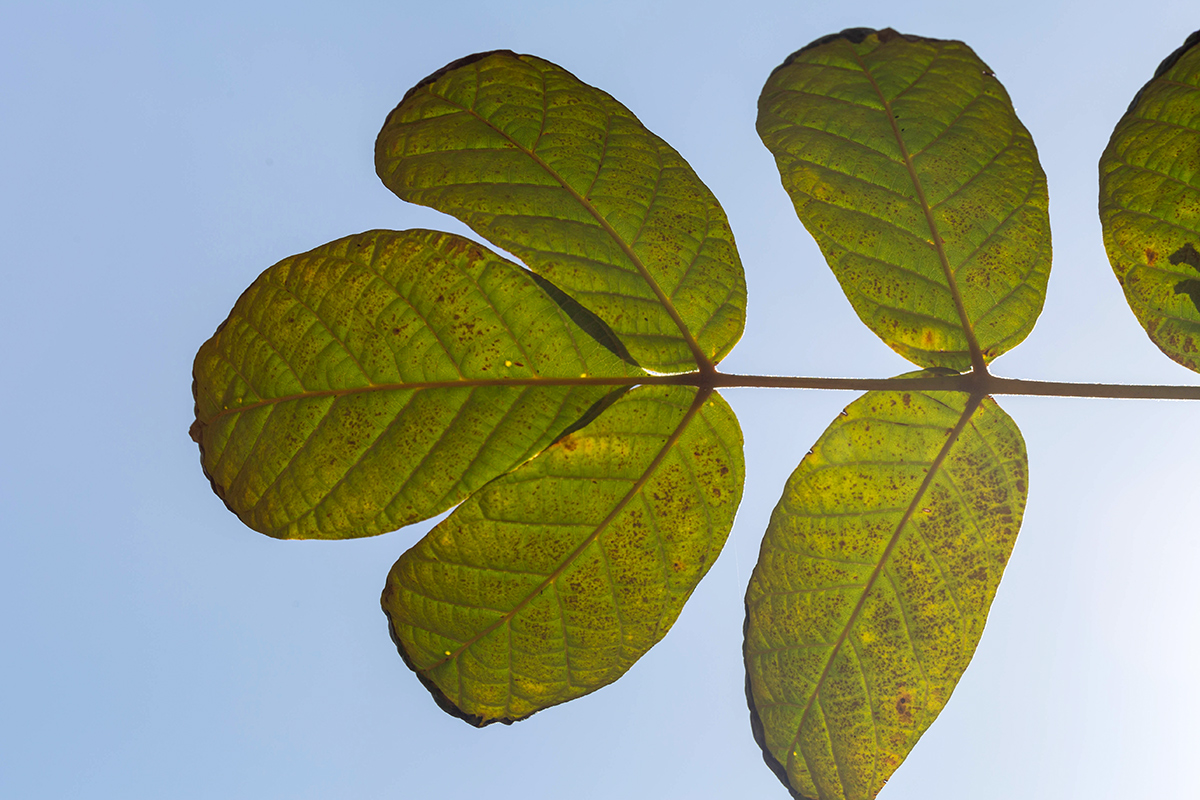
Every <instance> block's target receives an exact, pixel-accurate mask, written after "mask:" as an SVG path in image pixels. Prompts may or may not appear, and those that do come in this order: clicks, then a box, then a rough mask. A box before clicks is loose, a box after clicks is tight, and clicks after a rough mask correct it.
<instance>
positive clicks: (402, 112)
mask: <svg viewBox="0 0 1200 800" xmlns="http://www.w3.org/2000/svg"><path fill="white" fill-rule="evenodd" d="M375 163H376V169H377V171H378V173H379V176H380V177H381V178H382V179H383V182H384V183H385V184H386V185H387V186H388V188H389V189H391V190H392V191H393V192H395V193H396V194H397V195H398V196H400V197H401V198H402V199H404V200H408V201H411V202H414V203H419V204H421V205H426V206H431V207H433V208H436V209H438V210H440V211H444V212H446V213H448V214H452V215H454V216H455V217H458V218H459V219H461V220H462V221H463V222H465V223H466V224H468V225H470V226H471V228H472V229H474V230H475V231H477V232H478V233H479V234H480V235H481V236H483V237H485V238H487V239H488V240H489V241H490V242H492V243H493V244H495V245H497V246H499V247H502V248H504V249H506V250H508V251H509V252H511V253H514V254H515V255H517V256H518V257H519V258H520V259H521V260H523V261H524V262H525V263H526V264H528V265H529V267H530V268H531V269H532V270H533V271H534V272H537V273H538V274H540V275H543V276H544V277H546V278H548V279H549V280H550V281H552V282H553V283H554V284H555V285H557V286H559V287H561V288H562V289H563V290H565V291H566V292H567V293H569V294H570V295H571V296H572V297H573V298H575V299H576V300H577V301H579V303H581V304H582V305H583V306H584V307H586V308H588V309H590V310H591V311H593V312H595V313H596V314H597V315H598V316H599V317H600V318H601V319H603V320H604V321H605V322H606V323H607V324H608V325H610V326H612V329H613V330H614V331H615V332H616V333H617V335H618V336H620V338H621V340H622V341H623V342H624V343H625V346H626V347H628V349H629V352H630V353H631V354H632V355H633V357H634V358H635V359H636V360H637V361H638V363H640V364H641V365H643V366H645V367H648V368H651V369H654V370H656V371H660V372H681V371H690V370H693V369H695V368H696V366H697V365H698V364H704V363H712V362H716V361H719V360H720V359H721V358H723V357H724V356H725V354H726V353H728V352H729V349H730V348H732V347H733V345H734V344H735V343H736V342H737V340H738V338H739V337H740V336H741V333H742V328H743V326H744V321H745V307H746V288H745V279H744V276H743V274H742V267H741V262H740V260H739V259H738V254H737V250H736V248H735V246H734V241H733V235H732V233H731V232H730V230H729V224H728V221H727V220H726V218H725V213H724V212H723V211H722V210H721V207H720V205H719V204H718V203H717V201H716V198H715V197H713V195H712V193H711V192H710V191H709V190H708V188H707V187H706V186H705V185H704V184H703V183H702V182H701V181H700V179H699V178H698V177H697V176H696V174H695V172H693V170H692V168H691V167H690V166H688V164H687V162H685V161H684V160H683V158H682V157H680V155H679V154H678V153H677V152H675V150H674V149H672V148H671V147H670V145H668V144H667V143H666V142H664V141H663V140H662V139H659V138H658V137H657V136H655V135H654V134H652V133H651V132H650V131H648V130H646V128H645V127H643V125H642V124H641V123H640V122H639V121H638V119H637V118H636V117H635V116H634V115H633V114H632V113H631V112H630V111H629V110H628V109H627V108H625V107H624V106H622V105H621V104H620V103H618V102H617V101H616V100H614V99H612V98H611V97H609V96H608V95H607V94H605V93H604V92H602V91H600V90H599V89H596V88H594V87H592V86H589V85H587V84H585V83H583V82H581V81H580V80H579V79H578V78H576V77H575V76H574V75H572V74H571V73H569V72H567V71H566V70H564V69H562V68H561V67H558V66H555V65H554V64H551V63H549V62H547V61H543V60H541V59H539V58H535V57H533V56H525V55H521V56H519V55H516V54H515V53H511V52H508V51H498V52H493V53H483V54H479V55H476V56H469V57H467V58H465V59H462V60H460V61H457V62H454V63H453V64H450V65H449V66H447V67H446V68H444V69H443V70H441V71H439V72H438V73H435V74H434V75H432V76H430V78H428V79H426V80H425V81H423V82H421V83H420V84H418V85H417V86H416V87H414V88H413V89H412V90H410V91H409V93H408V94H407V95H406V96H405V98H404V100H403V101H402V102H401V103H400V105H399V106H398V107H397V108H396V109H395V110H394V111H392V113H391V114H390V115H389V116H388V119H387V122H386V124H385V125H384V127H383V130H382V131H381V132H380V134H379V138H378V140H377V142H376V151H375Z"/></svg>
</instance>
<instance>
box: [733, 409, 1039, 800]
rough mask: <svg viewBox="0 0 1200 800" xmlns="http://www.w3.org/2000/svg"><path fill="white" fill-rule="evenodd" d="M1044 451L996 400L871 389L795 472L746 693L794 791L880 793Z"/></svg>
mask: <svg viewBox="0 0 1200 800" xmlns="http://www.w3.org/2000/svg"><path fill="white" fill-rule="evenodd" d="M1026 484H1027V459H1026V455H1025V446H1024V442H1023V441H1022V439H1021V434H1020V431H1018V430H1017V427H1016V425H1015V424H1014V423H1013V421H1012V420H1011V419H1010V418H1009V417H1008V415H1007V414H1005V413H1004V412H1003V411H1002V410H1001V409H1000V408H999V406H997V405H996V404H995V403H994V402H993V401H992V400H990V399H984V400H982V401H981V402H979V403H978V404H976V403H975V402H974V401H972V400H970V399H969V396H968V395H966V394H961V393H950V392H943V393H920V392H899V391H888V392H870V393H868V394H866V395H864V396H863V397H861V398H859V399H858V400H856V401H855V402H854V403H852V404H851V405H850V406H849V407H847V408H846V410H845V411H844V412H843V415H842V416H841V417H839V418H838V419H837V420H836V421H835V422H834V423H833V424H832V425H830V426H829V428H828V429H827V430H826V431H825V433H824V434H823V435H822V436H821V438H820V439H819V440H818V441H817V443H816V444H815V445H814V446H813V449H812V450H811V451H809V453H808V455H806V456H805V457H804V459H803V460H802V461H801V462H800V466H799V467H798V468H797V469H796V471H795V472H794V473H793V474H792V476H791V478H790V479H789V480H788V482H787V486H786V488H785V489H784V492H783V497H782V499H781V500H780V501H779V505H778V506H776V508H775V511H774V513H773V514H772V516H771V522H770V525H769V527H768V529H767V534H766V537H765V538H764V540H763V544H762V550H761V553H760V555H759V560H758V565H757V566H756V567H755V569H754V573H753V575H752V577H751V579H750V585H749V588H748V589H747V592H746V639H745V645H744V653H745V659H746V675H747V678H746V684H747V698H748V700H749V702H750V708H751V719H752V722H753V727H754V730H755V738H756V739H757V740H758V742H759V744H760V745H761V746H762V747H763V752H764V758H765V760H766V761H767V764H768V765H769V766H771V768H772V769H773V770H775V772H776V774H777V775H779V777H780V779H781V780H782V781H783V782H784V784H785V785H787V786H789V788H790V789H791V790H792V793H793V796H795V797H805V798H820V800H830V799H832V798H838V799H839V800H860V799H861V798H871V797H874V796H875V793H876V792H877V791H879V789H880V787H881V786H882V785H883V783H884V782H885V781H886V780H887V778H888V776H889V775H891V774H892V772H894V771H895V769H896V768H897V767H898V766H899V765H900V762H901V761H903V760H904V758H905V756H906V755H907V754H908V752H909V750H911V749H912V747H913V745H914V744H916V741H917V739H918V738H920V736H921V734H922V733H923V732H924V731H925V729H926V728H927V727H928V726H929V725H930V724H931V723H932V722H933V720H934V718H935V717H937V715H938V713H939V712H940V711H941V709H942V707H943V706H944V705H945V703H946V701H947V700H948V699H949V697H950V693H951V692H952V691H953V690H954V686H955V685H956V683H957V682H958V679H959V677H960V676H961V675H962V673H963V670H965V669H966V667H967V664H968V662H969V661H970V660H971V656H972V654H973V653H974V651H975V647H976V645H977V644H978V642H979V637H980V635H981V634H982V633H983V627H984V622H985V621H986V619H987V613H988V608H989V607H990V605H991V602H992V598H993V597H994V595H995V593H996V587H997V585H998V584H999V582H1000V577H1001V574H1002V573H1003V571H1004V567H1005V564H1006V563H1007V561H1008V557H1009V554H1010V553H1011V551H1012V547H1013V544H1014V542H1015V540H1016V535H1017V530H1018V528H1019V527H1020V523H1021V515H1022V512H1023V510H1024V507H1025V497H1026Z"/></svg>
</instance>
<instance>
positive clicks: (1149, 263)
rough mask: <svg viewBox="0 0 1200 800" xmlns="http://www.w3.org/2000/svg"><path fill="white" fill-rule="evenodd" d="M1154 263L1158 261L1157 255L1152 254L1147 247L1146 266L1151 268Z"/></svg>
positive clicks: (1152, 251)
mask: <svg viewBox="0 0 1200 800" xmlns="http://www.w3.org/2000/svg"><path fill="white" fill-rule="evenodd" d="M1155 261H1158V253H1156V252H1154V250H1153V249H1151V248H1149V247H1147V248H1146V266H1148V267H1153V266H1154V262H1155Z"/></svg>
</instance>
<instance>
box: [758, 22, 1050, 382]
mask: <svg viewBox="0 0 1200 800" xmlns="http://www.w3.org/2000/svg"><path fill="white" fill-rule="evenodd" d="M758 132H759V135H760V136H761V137H762V140H763V142H764V143H765V144H766V146H767V148H768V149H769V150H770V151H771V152H772V153H773V154H774V156H775V160H776V163H777V165H778V167H779V172H780V175H781V176H782V178H783V185H784V188H785V189H787V191H788V194H789V195H791V198H792V201H793V203H794V204H795V206H796V213H797V214H798V215H799V216H800V219H801V221H802V222H803V223H804V226H805V227H806V228H807V229H808V231H809V233H811V234H812V235H813V237H814V238H815V239H816V240H817V244H819V245H820V247H821V251H822V252H823V253H824V255H825V258H826V260H827V261H828V262H829V266H830V267H831V268H832V269H833V272H834V274H835V275H836V276H837V279H838V281H839V282H840V283H841V285H842V289H843V291H845V293H846V296H847V297H848V298H849V300H850V303H851V304H852V305H853V306H854V310H855V311H856V312H857V313H858V316H859V318H861V319H862V321H863V322H864V323H866V325H867V326H868V327H870V328H871V330H873V331H874V332H875V333H876V334H878V335H879V337H880V338H882V339H883V340H884V342H886V343H887V344H888V346H890V347H891V348H892V349H894V350H895V351H896V352H897V353H899V354H900V355H902V356H904V357H905V358H907V359H908V360H910V361H912V362H914V363H916V364H919V365H921V366H924V367H949V368H951V369H954V370H957V371H963V370H966V369H969V368H970V367H971V366H972V364H973V363H974V365H975V366H980V363H981V362H988V361H991V360H992V359H993V358H995V357H996V356H998V355H1000V354H1001V353H1004V352H1006V351H1008V350H1010V349H1012V348H1013V347H1015V346H1016V345H1017V344H1018V343H1019V342H1021V340H1023V339H1024V338H1025V337H1026V336H1027V335H1028V334H1029V331H1030V330H1032V328H1033V324H1034V322H1035V320H1036V319H1037V316H1038V314H1039V313H1040V312H1041V309H1042V304H1043V302H1044V300H1045V295H1046V281H1047V279H1048V277H1049V273H1050V222H1049V217H1048V215H1047V206H1048V201H1047V195H1046V179H1045V175H1044V174H1043V172H1042V168H1041V165H1040V164H1039V163H1038V159H1037V152H1036V150H1035V148H1034V146H1033V141H1032V139H1030V137H1029V133H1028V131H1026V130H1025V127H1024V126H1023V125H1021V122H1020V120H1018V119H1017V116H1016V113H1015V112H1014V111H1013V107H1012V103H1011V101H1010V100H1009V98H1008V95H1007V94H1006V93H1005V91H1004V88H1003V87H1002V86H1001V85H1000V82H999V81H997V80H996V78H995V77H994V76H993V75H992V72H991V70H989V69H988V67H987V65H986V64H984V63H983V62H982V61H980V60H979V58H978V57H977V56H976V55H975V53H974V52H972V51H971V49H970V48H969V47H967V46H966V45H965V44H963V43H962V42H956V41H942V40H938V39H922V38H918V37H914V36H903V35H901V34H898V33H896V32H895V31H893V30H891V29H887V30H882V31H872V30H869V29H866V28H856V29H853V30H848V31H843V32H842V33H841V34H836V35H833V36H828V37H825V38H824V39H819V40H817V41H816V42H813V43H812V44H811V45H809V46H808V47H806V48H804V49H802V50H800V51H798V52H796V53H793V54H792V55H791V56H790V57H789V58H788V59H787V60H786V61H785V62H784V63H783V65H782V66H780V67H779V68H777V69H776V70H775V71H774V72H773V73H772V74H771V77H770V78H769V79H768V80H767V83H766V85H765V86H764V87H763V91H762V96H761V97H760V98H759V114H758Z"/></svg>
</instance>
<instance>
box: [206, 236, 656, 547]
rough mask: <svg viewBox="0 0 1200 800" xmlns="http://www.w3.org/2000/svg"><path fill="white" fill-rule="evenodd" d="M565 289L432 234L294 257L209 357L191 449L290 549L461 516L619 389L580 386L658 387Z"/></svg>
mask: <svg viewBox="0 0 1200 800" xmlns="http://www.w3.org/2000/svg"><path fill="white" fill-rule="evenodd" d="M554 291H555V290H553V287H550V288H549V289H546V288H543V284H541V283H539V281H538V279H536V278H535V277H534V276H532V275H531V274H530V273H529V272H527V271H526V270H524V269H522V268H520V267H518V266H517V265H515V264H513V263H511V262H509V261H506V260H504V259H502V258H500V257H498V256H496V255H495V254H493V253H490V252H489V251H487V250H486V249H485V248H483V247H480V246H479V245H477V244H475V243H474V242H471V241H468V240H467V239H464V238H462V237H459V236H452V235H450V234H445V233H435V232H431V231H420V230H413V231H403V232H394V231H370V232H368V233H363V234H359V235H356V236H349V237H346V238H344V239H340V240H338V241H335V242H331V243H330V244H327V245H323V246H321V247H318V248H316V249H315V250H313V251H311V252H308V253H304V254H302V255H298V256H293V257H291V258H287V259H284V260H283V261H281V262H280V263H278V264H276V265H275V266H273V267H271V268H270V269H268V270H267V271H266V272H264V273H263V274H262V275H261V276H259V278H258V279H257V280H256V281H255V282H254V283H253V284H252V285H251V286H250V288H248V289H247V290H246V292H245V293H244V294H243V295H242V296H241V298H240V299H239V300H238V301H237V304H236V305H235V306H234V308H233V311H232V312H231V313H230V315H229V318H228V319H227V320H226V321H225V322H224V323H223V324H222V325H221V327H220V328H219V329H218V330H217V333H216V334H214V336H213V337H212V338H211V339H209V340H208V341H207V342H205V344H204V345H203V346H202V347H201V348H200V352H199V353H198V354H197V356H196V362H195V372H194V375H195V383H194V392H195V396H196V423H195V424H194V425H193V428H192V435H193V437H194V438H195V439H196V441H197V442H199V444H200V448H201V460H202V463H203V466H204V470H205V473H206V474H207V475H208V476H209V478H210V480H211V481H212V484H213V488H214V489H215V490H216V492H217V494H218V495H219V496H220V497H221V498H222V499H223V500H224V501H225V503H226V505H228V506H229V508H230V509H231V510H232V511H234V512H235V513H236V514H237V515H238V516H239V517H240V518H241V519H242V521H243V522H245V523H246V524H247V525H249V526H250V527H251V528H254V529H255V530H258V531H261V532H263V533H266V534H268V535H270V536H276V537H280V538H327V539H339V538H347V537H355V536H370V535H373V534H378V533H383V532H385V531H390V530H394V529H395V528H398V527H400V526H402V525H406V524H408V523H411V522H416V521H417V520H420V519H424V518H427V517H430V516H433V515H435V514H438V513H440V512H442V511H444V510H446V509H447V508H450V507H452V506H453V505H455V504H456V503H458V502H459V501H461V500H462V499H463V497H465V496H466V495H467V494H468V493H469V492H471V491H473V490H474V489H476V488H478V487H480V486H482V485H483V484H485V483H486V482H487V481H489V480H491V479H492V478H494V477H496V476H497V475H500V474H502V473H504V472H507V471H508V470H510V469H512V468H513V467H515V466H517V465H518V464H520V463H522V462H523V461H525V460H526V459H528V458H530V457H532V456H534V455H536V454H537V453H538V452H539V451H541V450H542V449H543V448H544V447H546V446H547V445H548V444H550V443H551V442H552V441H553V440H554V439H555V438H556V437H557V436H559V435H560V434H561V433H563V431H564V430H566V429H567V428H568V427H569V426H571V425H572V424H575V423H576V422H578V421H579V420H580V418H581V417H582V416H583V415H584V414H585V413H586V412H587V411H588V410H589V408H591V407H592V406H593V405H594V404H596V403H597V402H598V401H600V400H601V398H603V397H604V396H605V395H606V394H607V393H609V392H611V391H612V390H613V387H611V386H597V385H570V383H571V380H574V379H580V378H583V377H585V376H592V377H603V376H621V375H639V374H642V373H641V372H640V370H638V369H637V368H636V367H634V366H631V365H630V364H628V363H626V362H625V361H623V360H622V359H621V358H619V357H618V356H617V355H616V354H615V353H614V352H613V350H614V349H616V350H619V346H617V345H615V344H614V343H613V341H612V337H611V334H609V335H608V337H607V338H608V340H610V342H609V343H610V348H611V349H610V348H606V347H604V346H602V345H601V344H600V343H599V342H598V341H597V339H596V338H594V337H593V336H592V335H589V333H588V332H585V330H584V329H583V328H581V327H580V325H579V324H577V323H576V321H575V320H576V319H578V320H580V322H581V323H582V324H584V325H586V326H587V327H588V328H589V330H590V331H591V332H592V333H594V334H596V335H597V336H600V338H601V339H604V335H603V334H604V331H603V326H602V325H600V324H599V323H597V322H596V321H595V320H594V319H590V320H589V318H588V316H589V315H587V314H586V312H582V311H581V310H579V309H578V308H574V309H572V307H571V306H570V304H569V302H568V301H565V300H562V299H561V298H560V299H559V300H558V301H556V300H555V299H554V297H552V294H551V293H552V292H554ZM558 294H559V295H561V293H558ZM564 379H565V380H566V385H564V384H563V380H564ZM555 383H557V384H558V385H552V384H555Z"/></svg>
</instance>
